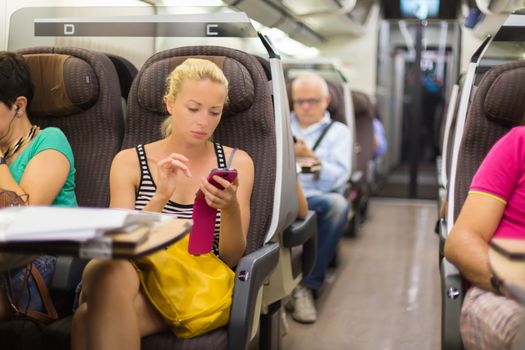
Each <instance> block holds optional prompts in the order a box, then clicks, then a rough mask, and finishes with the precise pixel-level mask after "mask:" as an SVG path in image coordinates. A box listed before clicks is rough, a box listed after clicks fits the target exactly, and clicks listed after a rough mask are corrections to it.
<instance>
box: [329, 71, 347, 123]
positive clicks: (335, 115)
mask: <svg viewBox="0 0 525 350" xmlns="http://www.w3.org/2000/svg"><path fill="white" fill-rule="evenodd" d="M326 84H327V85H328V91H329V93H330V103H329V104H328V108H327V109H328V112H330V117H331V118H332V119H333V120H336V121H338V122H341V123H343V124H345V125H348V122H347V118H346V111H345V101H344V98H343V87H342V86H341V85H340V84H337V83H336V82H333V81H331V80H327V81H326Z"/></svg>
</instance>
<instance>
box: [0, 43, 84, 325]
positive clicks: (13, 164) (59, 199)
mask: <svg viewBox="0 0 525 350" xmlns="http://www.w3.org/2000/svg"><path fill="white" fill-rule="evenodd" d="M32 98H33V83H32V80H31V76H30V73H29V68H28V67H27V64H26V63H25V61H24V58H23V57H22V56H20V55H17V54H14V53H9V52H0V190H7V191H13V192H16V193H17V194H18V195H25V197H26V198H27V204H29V205H56V206H68V207H73V206H77V201H76V197H75V192H74V191H75V166H74V161H73V152H72V150H71V146H70V145H69V143H68V141H67V139H66V136H65V135H64V134H63V133H62V131H61V130H60V129H57V128H47V129H45V130H40V128H39V127H38V126H36V125H32V124H31V122H30V120H29V118H28V116H27V108H28V106H29V104H30V103H31V99H32ZM55 263H56V258H55V257H53V256H40V257H38V258H36V259H35V260H33V261H32V266H33V268H36V269H37V270H38V272H39V273H40V275H41V276H42V278H43V280H44V282H45V283H46V285H48V286H49V284H50V283H51V280H52V278H53V273H54V270H55ZM9 275H10V278H8V274H7V273H2V274H0V286H1V288H0V319H7V318H10V317H11V316H12V315H13V311H14V310H13V308H12V307H11V304H12V302H16V301H17V300H18V302H17V305H16V307H17V308H18V309H19V310H32V311H42V309H43V304H42V300H41V299H40V294H39V293H38V290H37V288H36V284H35V282H34V280H33V279H32V278H29V279H27V276H28V274H27V269H26V268H25V267H22V268H19V269H14V270H11V271H10V272H9ZM26 279H27V282H28V283H27V285H26V283H25V280H26ZM9 280H10V281H9ZM24 286H25V287H24ZM8 290H9V292H7V291H8ZM10 299H11V300H10ZM15 299H16V300H15Z"/></svg>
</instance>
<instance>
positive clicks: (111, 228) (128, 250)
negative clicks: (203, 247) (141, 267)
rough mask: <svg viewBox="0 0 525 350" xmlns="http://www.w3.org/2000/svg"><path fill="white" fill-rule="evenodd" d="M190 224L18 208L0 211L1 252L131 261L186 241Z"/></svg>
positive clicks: (136, 214) (155, 217)
mask: <svg viewBox="0 0 525 350" xmlns="http://www.w3.org/2000/svg"><path fill="white" fill-rule="evenodd" d="M191 227H192V221H191V220H183V219H178V218H177V217H176V216H175V215H167V214H160V213H149V212H140V211H135V210H123V209H95V208H57V207H16V208H8V209H1V210H0V252H12V253H24V254H49V255H75V256H80V257H82V258H93V257H97V258H112V257H123V258H133V257H137V256H141V255H144V254H148V253H151V252H154V251H156V250H159V249H162V248H164V247H166V246H168V245H170V244H172V243H174V242H176V241H178V240H180V239H181V238H182V237H184V235H185V234H187V233H188V232H189V230H190V229H191Z"/></svg>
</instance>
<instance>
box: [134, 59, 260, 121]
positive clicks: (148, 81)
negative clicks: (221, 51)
mask: <svg viewBox="0 0 525 350" xmlns="http://www.w3.org/2000/svg"><path fill="white" fill-rule="evenodd" d="M191 57H192V58H202V59H207V60H210V61H212V62H214V63H215V64H217V66H219V68H221V69H222V71H223V72H224V75H225V76H226V78H227V79H228V81H229V91H228V99H229V101H228V105H227V106H226V108H225V110H224V111H223V117H227V116H229V115H231V114H235V113H240V112H242V111H245V110H247V109H248V108H250V106H251V105H252V104H253V102H254V100H255V87H254V83H253V80H252V77H251V76H250V73H249V71H248V69H246V67H244V65H242V64H241V63H240V62H238V61H236V60H234V59H232V58H229V57H224V56H191ZM188 58H190V56H178V57H172V58H166V59H163V60H160V61H157V62H155V63H153V64H152V65H150V66H149V67H147V68H145V69H144V71H143V72H142V75H139V79H140V80H139V82H138V84H139V85H138V101H139V104H140V105H141V106H142V107H143V108H145V109H147V110H149V111H151V112H156V113H162V114H167V113H168V112H167V110H166V106H165V104H164V101H163V97H164V92H165V90H166V78H167V76H168V74H169V73H170V72H171V71H172V70H173V69H175V68H176V67H177V66H178V65H179V64H181V63H182V62H184V61H185V60H186V59H188ZM158 84H161V85H160V86H159V85H158Z"/></svg>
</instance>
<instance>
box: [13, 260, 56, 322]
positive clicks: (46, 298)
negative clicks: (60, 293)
mask: <svg viewBox="0 0 525 350" xmlns="http://www.w3.org/2000/svg"><path fill="white" fill-rule="evenodd" d="M29 275H31V276H33V280H34V281H35V284H36V287H37V289H38V294H40V300H42V304H43V306H44V308H45V310H46V312H45V313H43V312H40V311H35V310H21V309H20V308H19V303H20V298H21V297H22V293H20V295H19V296H18V298H17V299H16V300H15V301H14V300H13V298H12V296H13V286H12V281H11V273H10V272H8V284H9V293H7V297H8V298H9V302H10V303H11V307H12V308H13V309H14V310H15V312H16V313H20V314H24V315H27V316H29V317H31V318H34V319H36V320H38V321H41V322H45V323H50V322H51V321H54V320H57V319H58V313H57V311H56V308H55V305H54V304H53V300H52V299H51V294H49V289H48V288H47V286H46V283H45V282H44V278H43V277H42V275H41V274H40V271H38V269H37V268H35V267H34V265H33V264H32V263H29V264H27V266H26V273H25V276H24V282H23V285H22V290H26V289H27V288H28V283H29Z"/></svg>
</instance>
